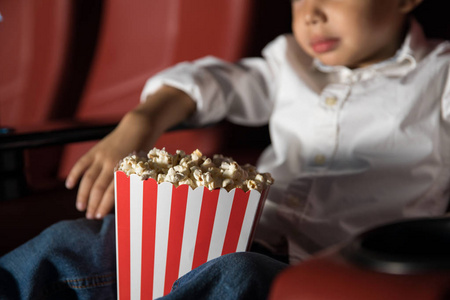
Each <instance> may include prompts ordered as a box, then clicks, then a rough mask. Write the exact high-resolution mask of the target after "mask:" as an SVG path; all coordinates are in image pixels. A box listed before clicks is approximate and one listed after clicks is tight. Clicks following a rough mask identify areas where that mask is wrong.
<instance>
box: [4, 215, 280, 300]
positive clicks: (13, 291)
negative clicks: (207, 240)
mask: <svg viewBox="0 0 450 300" xmlns="http://www.w3.org/2000/svg"><path fill="white" fill-rule="evenodd" d="M285 267H287V264H285V263H282V262H280V261H277V260H275V259H272V258H270V257H268V256H265V255H261V254H257V253H249V252H247V253H235V254H229V255H225V256H223V257H219V258H217V259H215V260H212V261H210V262H207V263H205V264H203V265H202V266H200V267H198V268H196V269H195V270H193V271H191V272H189V273H187V274H186V275H185V276H183V277H181V278H180V279H179V280H177V281H176V282H175V283H174V285H173V289H172V292H171V293H170V294H169V295H167V296H165V297H163V298H162V299H164V300H175V299H233V300H236V299H266V297H267V294H268V291H269V287H270V283H271V282H272V280H273V279H274V277H275V276H276V275H277V274H278V273H279V272H280V271H281V270H283V269H284V268H285ZM0 299H2V300H9V299H46V300H47V299H65V300H70V299H96V300H102V299H117V286H116V258H115V231H114V216H113V215H109V216H107V217H105V219H104V220H86V219H80V220H75V221H64V222H60V223H57V224H55V225H53V226H51V227H49V228H48V229H46V230H45V231H43V232H42V233H41V234H40V235H38V236H37V237H35V238H34V239H32V240H30V241H29V242H27V243H25V244H24V245H22V246H20V247H19V248H17V249H15V250H14V251H12V252H10V253H8V254H6V255H5V256H3V257H1V258H0Z"/></svg>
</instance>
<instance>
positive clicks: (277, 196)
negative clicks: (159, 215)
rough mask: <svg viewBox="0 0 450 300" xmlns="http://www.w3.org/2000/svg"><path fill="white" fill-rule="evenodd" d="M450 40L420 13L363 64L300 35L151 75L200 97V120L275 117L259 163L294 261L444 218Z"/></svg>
mask: <svg viewBox="0 0 450 300" xmlns="http://www.w3.org/2000/svg"><path fill="white" fill-rule="evenodd" d="M449 62H450V44H449V43H447V42H430V41H427V40H426V39H425V38H424V36H423V33H422V31H421V28H420V26H419V25H418V24H417V23H416V22H415V21H413V22H412V24H411V29H410V32H409V33H408V35H407V37H406V39H405V41H404V43H403V46H402V47H401V48H400V49H399V50H398V52H397V54H396V55H395V56H394V57H393V58H391V59H389V60H387V61H384V62H381V63H378V64H375V65H372V66H369V67H365V68H361V69H353V70H351V69H348V68H346V67H329V66H324V65H321V64H320V63H319V62H317V61H313V60H312V59H311V58H310V57H309V56H307V55H306V54H305V53H304V52H303V51H302V50H301V49H300V47H299V46H298V44H297V43H296V41H295V40H294V38H293V36H291V35H283V36H280V37H278V38H277V39H276V40H275V41H273V42H272V43H270V44H269V45H268V46H267V47H266V48H265V49H264V51H263V57H262V58H249V59H243V60H242V61H240V62H238V63H227V62H224V61H221V60H218V59H216V58H212V57H207V58H204V59H201V60H197V61H194V62H190V63H182V64H179V65H177V66H175V67H173V68H170V69H168V70H166V71H164V72H162V73H160V74H158V75H156V76H155V77H153V78H151V79H150V80H149V81H148V82H147V84H146V86H145V88H144V90H143V93H142V99H145V97H146V96H147V95H148V94H149V93H152V92H153V91H155V90H156V89H157V88H159V87H160V86H161V85H162V84H167V85H171V86H174V87H177V88H179V89H181V90H183V91H185V92H186V93H188V94H189V95H190V96H191V97H192V98H193V99H194V100H195V101H196V102H197V113H196V115H195V116H194V117H193V118H192V120H191V121H192V122H195V123H198V124H205V123H210V122H216V121H219V120H221V119H223V118H227V119H229V120H230V121H232V122H235V123H239V124H245V125H261V124H266V123H267V122H268V123H269V128H270V135H271V142H272V143H271V145H270V146H269V147H268V148H267V149H266V150H265V151H264V153H263V154H262V156H261V158H260V160H259V163H258V168H259V170H260V171H262V172H270V173H271V174H272V176H273V177H274V178H275V184H274V186H273V187H272V188H271V191H270V194H269V197H268V201H267V202H266V206H265V210H264V214H263V217H262V219H261V223H260V227H259V231H258V233H257V238H258V239H259V240H263V241H265V242H266V243H267V244H268V245H271V246H272V247H274V248H276V247H277V246H278V245H281V244H282V241H287V242H288V246H289V247H288V249H289V254H290V258H291V262H295V261H297V260H300V259H304V258H306V257H307V256H308V255H310V254H311V253H314V252H316V251H318V250H320V249H323V248H325V247H328V246H331V245H333V244H335V243H339V242H343V241H345V240H347V239H348V238H350V237H351V236H353V235H354V234H356V233H359V232H361V231H362V230H366V229H367V228H370V227H372V226H375V225H378V224H381V223H385V222H389V221H393V220H397V219H401V218H406V217H418V216H433V215H439V214H443V213H444V212H445V211H446V209H447V205H448V198H449V191H448V187H449V180H450V165H449V164H450V126H449V120H450V79H449V78H450V77H449V66H450V64H449Z"/></svg>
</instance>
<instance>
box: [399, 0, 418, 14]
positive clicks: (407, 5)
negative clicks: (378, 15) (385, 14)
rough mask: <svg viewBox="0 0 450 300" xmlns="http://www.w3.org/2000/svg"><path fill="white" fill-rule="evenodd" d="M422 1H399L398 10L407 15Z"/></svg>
mask: <svg viewBox="0 0 450 300" xmlns="http://www.w3.org/2000/svg"><path fill="white" fill-rule="evenodd" d="M422 1H423V0H400V1H399V9H400V12H401V13H403V14H408V13H410V12H411V11H413V10H414V8H416V7H417V6H418V5H419V4H420V3H422Z"/></svg>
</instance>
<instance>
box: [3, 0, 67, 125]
mask: <svg viewBox="0 0 450 300" xmlns="http://www.w3.org/2000/svg"><path fill="white" fill-rule="evenodd" d="M0 13H1V14H2V19H3V20H2V21H1V22H0V126H5V127H15V126H23V125H34V124H38V123H42V122H43V121H46V120H48V118H49V114H50V113H51V109H52V102H53V101H54V98H55V96H56V94H57V93H58V89H59V83H60V79H61V77H62V73H63V70H64V64H65V61H66V56H67V47H68V43H69V39H70V32H71V17H72V15H71V3H70V2H69V1H61V0H47V1H27V0H14V1H0Z"/></svg>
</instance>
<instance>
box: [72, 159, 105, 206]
mask: <svg viewBox="0 0 450 300" xmlns="http://www.w3.org/2000/svg"><path fill="white" fill-rule="evenodd" d="M100 171H101V166H98V165H92V166H91V167H90V168H89V169H88V170H87V171H86V172H85V173H84V175H83V178H81V182H80V188H79V189H78V194H77V203H76V206H77V209H78V210H80V211H84V210H85V209H86V206H87V202H88V199H89V198H90V194H91V189H92V186H93V185H94V183H95V182H96V180H97V178H98V174H100ZM89 201H90V199H89Z"/></svg>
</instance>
